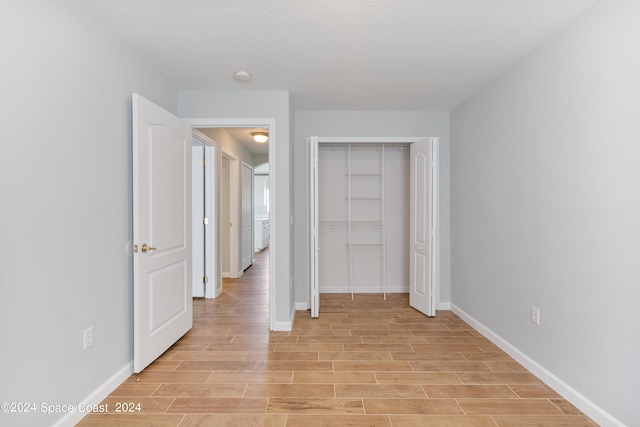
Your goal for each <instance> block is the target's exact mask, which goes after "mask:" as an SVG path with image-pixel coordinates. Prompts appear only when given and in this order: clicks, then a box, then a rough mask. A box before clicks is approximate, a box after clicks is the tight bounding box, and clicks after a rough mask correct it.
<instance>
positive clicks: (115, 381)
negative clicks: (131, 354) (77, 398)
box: [53, 362, 133, 427]
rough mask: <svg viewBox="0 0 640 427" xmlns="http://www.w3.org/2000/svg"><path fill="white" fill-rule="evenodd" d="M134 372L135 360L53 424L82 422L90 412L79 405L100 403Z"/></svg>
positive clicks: (63, 425)
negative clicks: (81, 409) (82, 409)
mask: <svg viewBox="0 0 640 427" xmlns="http://www.w3.org/2000/svg"><path fill="white" fill-rule="evenodd" d="M132 373H133V362H129V363H127V364H126V365H125V366H123V367H122V368H121V369H120V370H119V371H118V372H116V373H115V374H113V375H112V376H111V378H109V379H108V380H107V381H105V382H104V383H102V384H101V385H100V386H99V387H98V388H97V389H95V390H94V391H92V392H91V394H89V395H88V396H87V397H85V398H84V399H83V400H82V402H80V403H79V404H78V405H76V409H75V410H73V411H71V412H68V413H66V414H65V416H64V417H62V418H60V419H59V420H58V421H56V422H55V424H53V427H67V426H68V427H73V426H75V425H76V424H78V423H79V422H80V420H82V419H83V418H84V417H85V416H86V415H87V414H88V413H87V412H80V411H78V407H81V408H83V407H89V406H91V405H98V404H99V403H100V402H102V401H103V400H104V399H105V398H106V397H107V396H109V394H111V392H112V391H113V390H115V389H116V388H118V386H119V385H120V384H122V383H123V382H124V381H125V380H126V379H127V378H129V376H131V374H132Z"/></svg>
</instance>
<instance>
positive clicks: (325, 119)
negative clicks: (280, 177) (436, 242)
mask: <svg viewBox="0 0 640 427" xmlns="http://www.w3.org/2000/svg"><path fill="white" fill-rule="evenodd" d="M293 127H294V150H293V155H294V158H293V168H294V170H293V177H294V180H293V185H294V189H293V191H294V201H295V205H294V214H295V217H296V218H297V220H296V224H295V226H294V247H295V251H294V264H293V265H294V268H295V271H294V283H295V302H296V305H297V306H298V307H304V306H305V305H306V304H307V298H308V295H307V291H308V288H309V280H308V276H307V274H308V273H307V268H308V262H307V248H308V235H309V231H308V227H309V225H308V223H307V193H308V190H307V186H308V184H307V157H306V156H307V154H306V137H308V136H324V137H328V136H350V137H369V136H370V137H396V136H398V137H400V136H406V137H413V136H437V137H439V138H440V144H441V148H440V162H441V169H440V182H441V200H440V201H441V208H442V209H441V212H440V214H441V247H440V250H441V277H440V281H441V292H440V299H439V301H440V302H442V303H448V302H449V301H450V275H449V272H450V269H449V264H450V262H449V169H448V165H449V112H447V111H295V112H294V123H293Z"/></svg>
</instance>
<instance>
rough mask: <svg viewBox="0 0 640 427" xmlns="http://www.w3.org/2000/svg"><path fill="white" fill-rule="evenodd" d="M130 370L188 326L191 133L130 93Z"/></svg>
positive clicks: (140, 366) (186, 126)
mask: <svg viewBox="0 0 640 427" xmlns="http://www.w3.org/2000/svg"><path fill="white" fill-rule="evenodd" d="M133 243H134V255H133V304H134V307H133V370H134V372H141V371H142V370H143V369H144V368H145V367H146V366H147V365H149V363H151V362H152V361H154V360H155V359H156V358H157V357H158V356H160V355H161V354H162V353H163V352H164V351H165V350H167V349H168V348H169V347H170V346H171V345H173V344H174V343H175V342H176V341H177V340H178V339H179V338H180V337H181V336H182V335H184V334H185V333H186V332H187V331H188V330H189V329H191V326H192V322H193V319H192V311H193V310H192V299H191V286H192V284H191V274H192V272H191V126H190V125H189V124H188V123H187V122H185V121H182V120H180V119H178V118H177V117H175V116H174V115H173V114H171V113H169V112H167V111H165V110H163V109H162V108H160V107H158V106H157V105H155V104H153V103H151V102H150V101H148V100H146V99H145V98H143V97H141V96H140V95H138V94H133Z"/></svg>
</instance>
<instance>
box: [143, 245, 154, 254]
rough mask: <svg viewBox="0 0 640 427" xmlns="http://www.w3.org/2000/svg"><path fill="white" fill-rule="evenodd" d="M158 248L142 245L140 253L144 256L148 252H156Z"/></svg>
mask: <svg viewBox="0 0 640 427" xmlns="http://www.w3.org/2000/svg"><path fill="white" fill-rule="evenodd" d="M155 250H156V248H154V247H152V246H149V245H147V244H146V243H143V244H142V247H140V252H142V253H143V254H145V253H147V251H155Z"/></svg>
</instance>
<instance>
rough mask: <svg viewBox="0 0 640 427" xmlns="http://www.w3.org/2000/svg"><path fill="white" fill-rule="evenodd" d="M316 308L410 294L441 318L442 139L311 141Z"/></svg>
mask: <svg viewBox="0 0 640 427" xmlns="http://www.w3.org/2000/svg"><path fill="white" fill-rule="evenodd" d="M308 147H309V150H308V153H309V156H308V157H309V171H310V173H309V184H310V185H309V214H310V215H309V220H310V225H311V226H310V251H309V264H310V284H311V286H310V300H311V301H310V302H311V304H310V306H311V315H312V317H318V315H319V312H320V307H319V305H320V298H319V296H320V293H351V294H352V295H353V294H354V293H379V294H381V299H386V294H387V293H407V292H408V293H409V294H410V304H411V305H412V306H414V307H415V308H417V309H418V310H420V311H422V312H423V313H425V314H427V315H430V316H432V315H434V314H435V294H436V286H437V279H438V274H437V262H438V233H437V224H438V222H437V200H438V191H437V190H438V187H437V184H438V180H437V152H438V150H437V148H438V140H437V138H322V137H310V138H308Z"/></svg>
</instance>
